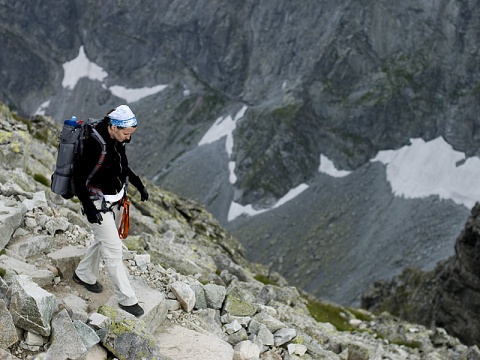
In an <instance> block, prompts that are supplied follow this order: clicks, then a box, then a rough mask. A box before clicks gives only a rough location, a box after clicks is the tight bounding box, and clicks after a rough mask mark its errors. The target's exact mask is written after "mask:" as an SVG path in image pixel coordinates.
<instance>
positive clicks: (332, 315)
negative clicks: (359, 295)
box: [307, 300, 356, 331]
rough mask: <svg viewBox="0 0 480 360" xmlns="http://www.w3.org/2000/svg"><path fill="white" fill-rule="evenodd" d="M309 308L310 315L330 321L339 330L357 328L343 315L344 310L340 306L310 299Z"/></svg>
mask: <svg viewBox="0 0 480 360" xmlns="http://www.w3.org/2000/svg"><path fill="white" fill-rule="evenodd" d="M307 308H308V311H309V312H310V315H311V316H312V317H313V318H314V319H315V320H317V321H318V322H324V323H330V324H332V325H333V326H335V327H336V328H337V330H339V331H353V330H356V329H355V328H354V327H353V326H351V325H350V324H349V323H348V321H347V319H346V318H345V317H344V316H342V314H341V313H342V312H343V311H344V310H343V308H342V307H340V306H336V305H333V304H328V303H323V302H320V301H315V300H308V303H307Z"/></svg>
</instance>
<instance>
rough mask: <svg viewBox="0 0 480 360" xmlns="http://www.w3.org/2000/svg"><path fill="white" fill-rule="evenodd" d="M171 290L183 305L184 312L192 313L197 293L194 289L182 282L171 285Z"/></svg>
mask: <svg viewBox="0 0 480 360" xmlns="http://www.w3.org/2000/svg"><path fill="white" fill-rule="evenodd" d="M170 288H171V290H172V292H173V293H174V294H175V296H176V297H177V300H178V301H179V302H180V304H181V305H182V308H183V310H185V311H186V312H190V311H192V310H193V307H194V306H195V292H194V291H193V290H192V288H191V287H190V286H188V285H187V284H185V283H183V282H181V281H175V282H174V283H173V284H171V285H170Z"/></svg>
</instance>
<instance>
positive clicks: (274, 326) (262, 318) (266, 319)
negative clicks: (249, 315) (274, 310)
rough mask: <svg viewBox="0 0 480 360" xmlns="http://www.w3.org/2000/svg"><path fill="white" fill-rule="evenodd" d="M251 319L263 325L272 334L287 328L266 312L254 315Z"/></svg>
mask: <svg viewBox="0 0 480 360" xmlns="http://www.w3.org/2000/svg"><path fill="white" fill-rule="evenodd" d="M253 319H255V320H256V321H258V322H259V323H261V324H264V325H265V326H266V327H267V328H268V330H270V331H271V332H272V333H274V332H275V331H277V330H280V329H282V328H285V327H287V326H286V325H285V324H284V323H283V322H281V321H280V320H278V319H276V318H274V317H273V316H271V315H269V314H267V313H266V312H260V313H258V314H256V315H255V316H254V317H253Z"/></svg>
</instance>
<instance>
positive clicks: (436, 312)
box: [362, 203, 480, 344]
mask: <svg viewBox="0 0 480 360" xmlns="http://www.w3.org/2000/svg"><path fill="white" fill-rule="evenodd" d="M479 226H480V203H477V204H476V205H475V206H474V207H473V208H472V210H471V213H470V216H469V217H468V219H467V221H466V222H465V226H464V229H463V231H462V232H461V233H460V235H459V236H458V238H457V240H456V242H455V255H453V256H452V257H450V258H448V259H446V260H445V261H442V262H440V263H439V264H438V265H437V266H436V267H435V269H433V270H431V271H428V272H426V271H421V270H419V269H418V268H415V267H410V268H408V269H406V270H404V271H403V272H402V273H401V274H400V275H398V276H396V277H394V278H393V279H391V280H389V281H379V282H377V283H376V284H375V286H374V287H372V288H371V289H370V290H369V291H368V292H366V293H365V294H364V296H363V297H362V306H363V307H365V308H367V309H369V310H371V311H379V310H380V311H388V312H390V313H393V314H395V315H397V316H400V317H402V318H403V319H407V320H409V321H413V322H419V323H422V324H425V325H427V326H430V325H435V326H441V327H444V328H445V329H446V330H447V331H448V332H449V333H450V334H454V335H456V336H458V337H459V338H460V339H461V340H462V341H463V342H464V343H466V344H475V343H478V342H479V340H480V333H479V330H478V326H477V324H475V321H474V320H473V319H476V318H477V316H476V314H477V311H478V303H479V296H480V295H479V291H480V279H479V275H478V274H479V272H478V257H479V254H478V253H479V250H478V248H479V242H480V238H479V235H478V234H479Z"/></svg>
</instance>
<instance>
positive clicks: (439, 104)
mask: <svg viewBox="0 0 480 360" xmlns="http://www.w3.org/2000/svg"><path fill="white" fill-rule="evenodd" d="M0 10H1V11H0V19H1V22H0V34H1V36H0V46H1V48H2V52H1V54H0V68H1V69H2V76H1V77H0V88H1V89H2V92H1V93H0V100H2V101H4V102H5V103H6V104H8V106H9V107H10V108H11V109H14V110H15V111H17V112H18V113H19V114H21V115H24V116H27V117H28V116H31V115H33V114H35V113H43V114H46V115H49V116H52V117H53V118H55V119H56V120H57V121H59V122H60V121H61V120H63V119H65V118H70V116H72V115H76V116H77V117H78V118H85V117H101V116H103V115H104V114H105V112H106V111H107V110H108V109H110V108H113V107H115V106H117V105H119V104H121V103H129V105H130V106H131V107H132V108H133V109H134V112H135V114H136V115H137V117H138V119H139V121H140V126H139V129H138V131H137V132H136V134H135V135H136V138H135V141H134V142H133V143H132V147H131V152H130V158H131V159H132V161H134V162H136V163H139V164H140V167H139V170H140V173H141V174H142V175H143V176H145V177H146V178H148V179H149V180H151V181H153V182H155V183H156V184H159V185H161V186H162V187H164V188H166V189H168V190H170V191H173V192H175V193H178V194H180V195H182V196H185V197H188V198H192V199H194V200H196V201H198V202H200V203H202V204H204V205H205V206H206V207H207V209H208V210H209V211H210V212H211V213H212V214H213V215H214V216H215V217H216V218H217V219H218V220H219V222H220V223H221V224H222V225H223V226H224V227H226V228H227V229H228V230H230V231H231V232H232V233H233V234H234V235H235V236H236V237H238V238H239V240H240V242H241V243H242V244H244V245H245V249H246V256H247V257H248V258H250V259H253V260H255V261H262V262H263V263H264V264H266V265H267V266H269V267H271V269H272V270H278V271H280V272H281V273H282V274H283V275H284V276H286V277H287V278H288V280H289V281H291V282H292V283H294V284H298V285H299V286H301V287H302V288H304V289H307V290H308V291H310V292H312V293H314V294H316V295H319V296H324V297H325V298H328V299H330V300H333V301H336V302H340V303H342V304H345V305H347V304H355V303H359V301H360V297H361V293H362V290H363V289H365V287H368V286H369V285H372V284H373V283H374V282H375V281H376V280H378V279H381V278H388V277H390V276H393V275H396V274H399V273H400V272H401V271H402V270H403V269H404V268H405V267H406V266H409V265H415V266H419V267H420V268H423V269H430V268H432V267H434V265H435V263H436V262H437V261H439V260H442V259H446V258H448V257H449V256H451V255H452V254H453V250H452V249H453V247H452V244H453V242H454V239H455V236H456V234H457V233H458V232H459V231H460V229H461V226H462V225H461V224H462V222H463V219H464V218H465V217H466V216H467V214H468V210H469V208H468V207H465V206H463V205H461V204H458V203H456V202H452V201H451V200H449V199H444V198H442V197H441V196H438V195H435V194H432V195H429V196H428V197H421V198H413V199H410V198H404V197H398V196H396V195H395V194H393V193H392V188H391V184H390V183H389V182H388V181H387V180H388V177H387V175H386V173H385V171H386V170H385V168H384V167H382V165H380V164H374V163H371V160H372V159H374V158H375V157H376V156H377V154H378V153H379V152H380V151H385V150H392V149H400V148H402V147H403V146H406V145H408V144H409V143H410V140H411V139H423V140H424V141H427V142H428V141H432V140H434V139H437V138H443V139H444V140H445V141H446V143H448V144H449V145H450V146H452V148H453V149H455V150H456V151H459V152H461V153H463V154H464V156H465V158H467V159H477V157H478V155H479V151H478V146H477V145H478V139H479V133H478V131H479V130H478V129H479V128H480V126H479V120H478V117H477V114H478V110H479V108H478V101H477V98H478V84H479V71H478V70H479V69H478V66H479V65H478V61H477V57H478V56H477V54H478V51H479V48H478V41H477V38H478V28H479V26H478V20H477V19H478V18H479V17H478V16H476V15H478V12H479V10H478V8H477V7H476V6H475V4H473V3H471V2H468V1H464V0H455V1H447V0H440V1H437V2H435V3H434V4H432V2H431V1H428V0H420V1H419V0H407V1H402V2H394V3H392V2H389V1H386V0H380V1H377V2H371V1H367V0H361V1H356V2H352V1H347V0H343V1H330V0H329V1H322V2H321V3H319V2H317V1H311V0H307V1H302V3H301V4H297V3H292V2H288V1H286V0H281V1H276V2H274V3H270V2H257V1H252V0H249V1H244V2H241V3H234V2H227V3H219V2H213V1H197V2H195V3H194V4H192V2H188V1H184V0H182V1H173V0H162V1H151V0H150V1H145V2H142V4H141V5H140V4H131V3H126V2H115V1H104V2H101V3H99V2H95V1H92V0H87V1H72V2H69V3H68V4H65V5H64V6H58V4H57V3H56V2H53V1H44V2H42V3H39V4H23V3H12V2H10V1H7V0H1V1H0ZM227 128H228V129H229V131H230V132H227V131H226V130H225V129H227ZM214 129H217V130H222V131H225V132H224V133H223V135H222V136H220V137H219V138H218V139H217V140H216V141H211V142H209V141H207V140H209V139H212V138H211V137H210V138H208V139H206V138H205V135H206V134H209V132H210V131H211V130H214ZM321 159H323V160H321ZM327 162H333V164H334V167H335V168H336V169H338V170H339V171H349V172H351V173H350V175H348V176H346V177H344V178H332V177H330V176H326V175H325V174H323V173H319V171H318V169H319V168H320V167H322V166H323V165H325V163H327ZM459 166H460V165H459ZM307 186H308V188H307ZM299 187H300V188H299ZM292 189H297V190H298V189H306V190H304V191H303V192H302V193H301V194H300V195H298V196H297V197H295V198H294V199H293V200H290V201H288V202H285V203H283V204H282V205H281V206H277V207H275V205H277V204H278V203H279V201H280V200H281V199H282V198H284V196H286V195H287V194H289V192H290V191H291V190H292ZM470 190H472V189H471V188H470ZM467 192H468V190H467ZM238 207H240V208H248V209H250V207H251V209H252V210H254V211H257V212H258V211H263V210H268V211H264V212H263V213H261V214H258V215H256V216H250V217H248V216H247V217H245V216H243V217H235V218H234V219H233V220H232V216H231V214H232V209H235V208H238ZM272 208H273V209H272ZM270 209H272V210H270ZM271 244H279V245H281V246H278V247H277V246H270V245H271ZM416 249H418V250H416ZM363 259H365V260H363Z"/></svg>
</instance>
